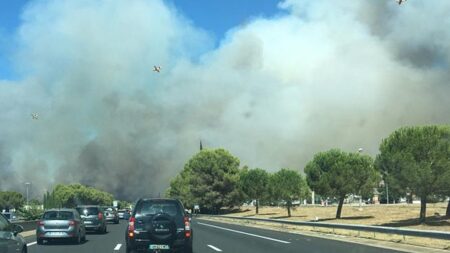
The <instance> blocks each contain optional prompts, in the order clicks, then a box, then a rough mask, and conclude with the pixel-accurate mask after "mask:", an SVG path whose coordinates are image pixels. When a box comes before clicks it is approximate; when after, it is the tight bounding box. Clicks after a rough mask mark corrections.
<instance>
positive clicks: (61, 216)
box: [36, 208, 86, 244]
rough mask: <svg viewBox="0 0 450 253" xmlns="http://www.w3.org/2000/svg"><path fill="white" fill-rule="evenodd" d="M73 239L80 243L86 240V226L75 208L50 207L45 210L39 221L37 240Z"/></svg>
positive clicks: (39, 242)
mask: <svg viewBox="0 0 450 253" xmlns="http://www.w3.org/2000/svg"><path fill="white" fill-rule="evenodd" d="M60 239H71V240H72V241H73V242H75V243H77V244H80V243H81V242H82V241H85V240H86V228H85V226H84V224H83V221H82V219H81V217H80V214H79V213H78V212H77V210H75V209H68V208H62V209H50V210H47V211H45V213H44V215H42V219H41V220H39V221H38V222H37V228H36V241H37V244H43V243H44V241H49V240H60Z"/></svg>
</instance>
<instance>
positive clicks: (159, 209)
mask: <svg viewBox="0 0 450 253" xmlns="http://www.w3.org/2000/svg"><path fill="white" fill-rule="evenodd" d="M157 213H166V214H168V215H170V216H179V215H183V214H182V212H181V208H180V205H179V204H178V203H177V202H175V201H154V200H148V201H142V202H141V203H140V204H139V206H137V207H136V215H142V216H146V215H154V214H157Z"/></svg>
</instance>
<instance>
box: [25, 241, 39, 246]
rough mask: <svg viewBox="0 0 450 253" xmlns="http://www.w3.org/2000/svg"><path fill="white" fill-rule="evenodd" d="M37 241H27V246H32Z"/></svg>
mask: <svg viewBox="0 0 450 253" xmlns="http://www.w3.org/2000/svg"><path fill="white" fill-rule="evenodd" d="M36 243H37V242H30V243H27V247H30V246H33V245H35V244H36Z"/></svg>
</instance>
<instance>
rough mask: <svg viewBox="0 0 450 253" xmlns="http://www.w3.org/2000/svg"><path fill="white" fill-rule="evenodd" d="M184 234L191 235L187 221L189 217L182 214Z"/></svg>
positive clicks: (189, 223) (187, 236)
mask: <svg viewBox="0 0 450 253" xmlns="http://www.w3.org/2000/svg"><path fill="white" fill-rule="evenodd" d="M184 235H185V236H186V238H189V237H191V222H189V217H187V216H184Z"/></svg>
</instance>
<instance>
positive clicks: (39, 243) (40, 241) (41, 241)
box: [36, 239, 44, 245]
mask: <svg viewBox="0 0 450 253" xmlns="http://www.w3.org/2000/svg"><path fill="white" fill-rule="evenodd" d="M36 242H37V244H38V245H42V244H44V240H42V239H37V240H36Z"/></svg>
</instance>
